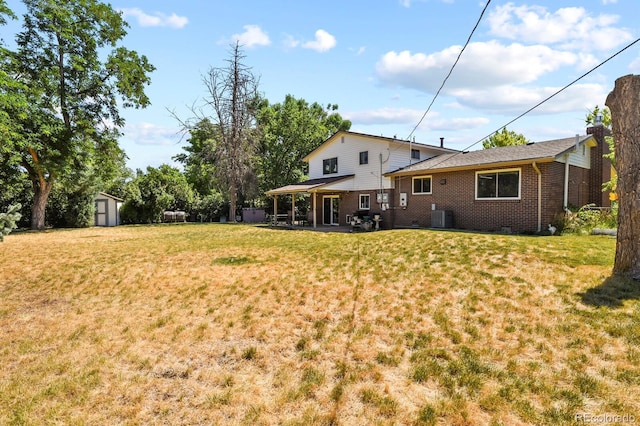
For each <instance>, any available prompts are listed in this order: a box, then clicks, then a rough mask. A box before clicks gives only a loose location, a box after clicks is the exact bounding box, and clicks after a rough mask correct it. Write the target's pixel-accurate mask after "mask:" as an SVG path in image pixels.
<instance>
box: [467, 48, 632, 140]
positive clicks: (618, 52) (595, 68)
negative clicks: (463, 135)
mask: <svg viewBox="0 0 640 426" xmlns="http://www.w3.org/2000/svg"><path fill="white" fill-rule="evenodd" d="M638 42H640V38H638V39H636V40H635V41H633V42H631V43H629V44H628V45H626V46H625V47H623V48H622V49H620V50H618V51H617V52H616V53H614V54H613V55H611V56H609V57H608V58H607V59H605V60H604V61H602V62H600V63H599V64H598V65H596V66H595V67H593V68H591V69H590V70H589V71H587V72H585V73H584V74H582V75H581V76H580V77H578V78H576V79H575V80H573V81H572V82H571V83H569V84H567V85H566V86H564V87H563V88H562V89H560V90H558V91H557V92H555V93H554V94H552V95H550V96H548V97H546V98H545V99H543V100H541V101H540V102H538V103H537V104H535V105H534V106H532V107H531V108H529V109H528V110H526V111H525V112H523V113H522V114H520V115H519V116H517V117H516V118H514V119H512V120H511V121H509V122H508V123H506V124H504V125H502V126H500V127H498V129H496V130H494V131H493V132H491V133H489V134H488V135H487V136H485V137H484V138H482V139H480V140H478V141H476V142H474V143H472V144H471V145H469V146H468V147H467V148H465V149H464V151H467V150H469V149H470V148H473V147H474V146H475V145H477V144H479V143H480V142H482V141H484V140H485V139H488V138H490V137H491V136H493V135H494V134H496V133H497V132H499V131H500V130H502V129H503V128H505V127H507V126H508V125H510V124H512V123H514V122H515V121H517V120H519V119H521V118H522V117H524V116H525V115H527V114H529V113H530V112H531V111H533V110H534V109H536V108H538V107H539V106H540V105H542V104H544V103H546V102H548V101H549V100H550V99H551V98H553V97H555V96H557V95H559V94H560V93H562V92H564V91H565V90H567V89H568V88H569V87H571V86H573V85H574V84H576V83H577V82H578V81H580V80H582V79H583V78H585V77H586V76H588V75H589V74H591V73H592V72H594V71H595V70H597V69H598V68H600V67H601V66H603V65H604V64H606V63H607V62H609V61H610V60H612V59H613V58H615V57H616V56H618V55H619V54H621V53H622V52H624V51H625V50H627V49H629V48H630V47H631V46H633V45H634V44H636V43H638Z"/></svg>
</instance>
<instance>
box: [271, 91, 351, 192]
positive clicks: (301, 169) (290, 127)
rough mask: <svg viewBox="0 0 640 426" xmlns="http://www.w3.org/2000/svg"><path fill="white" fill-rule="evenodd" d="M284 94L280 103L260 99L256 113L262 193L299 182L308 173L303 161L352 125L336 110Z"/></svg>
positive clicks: (329, 106) (332, 106)
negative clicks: (330, 137)
mask: <svg viewBox="0 0 640 426" xmlns="http://www.w3.org/2000/svg"><path fill="white" fill-rule="evenodd" d="M337 109H338V105H333V104H329V105H327V107H326V108H323V107H322V105H320V104H318V103H317V102H314V103H313V104H309V103H308V102H307V101H305V100H304V99H296V98H295V97H293V96H292V95H287V96H286V97H285V100H284V102H283V103H277V104H273V105H270V104H269V102H268V101H267V100H263V101H262V104H261V106H260V109H259V110H258V125H259V127H260V133H261V141H260V149H259V153H260V155H259V157H258V165H259V166H258V167H259V173H258V179H259V187H260V190H261V192H264V191H268V190H270V189H274V188H278V187H281V186H284V185H288V184H291V183H296V182H299V181H300V180H302V179H303V177H304V176H305V175H306V174H307V172H308V171H307V168H306V167H307V165H306V163H304V162H303V161H302V159H303V158H304V157H305V156H306V155H307V154H309V153H310V152H311V151H313V150H314V149H316V148H317V147H318V146H319V145H320V144H321V143H322V142H324V141H325V140H326V139H327V138H328V137H329V136H331V135H332V134H334V133H335V132H337V131H339V130H349V129H350V128H351V122H350V121H348V120H344V119H343V118H342V117H341V116H340V114H338V113H337V112H336V111H337Z"/></svg>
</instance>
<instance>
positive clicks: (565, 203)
mask: <svg viewBox="0 0 640 426" xmlns="http://www.w3.org/2000/svg"><path fill="white" fill-rule="evenodd" d="M562 204H563V207H562V208H563V210H564V211H567V209H568V206H569V153H567V154H565V155H564V198H563V201H562Z"/></svg>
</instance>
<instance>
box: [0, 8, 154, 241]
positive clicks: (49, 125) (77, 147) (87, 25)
mask: <svg viewBox="0 0 640 426" xmlns="http://www.w3.org/2000/svg"><path fill="white" fill-rule="evenodd" d="M24 3H25V5H26V8H27V13H26V14H25V16H24V27H23V31H22V32H20V33H19V34H18V35H17V37H16V42H17V50H16V52H15V54H13V55H12V58H11V59H12V61H11V62H10V64H9V65H10V67H8V69H9V70H10V71H9V74H10V76H11V78H12V80H13V81H12V82H11V84H14V85H15V86H16V90H15V91H14V92H13V93H14V96H21V97H23V98H24V99H26V100H27V103H26V105H23V108H22V109H17V110H16V111H15V112H16V114H13V115H12V117H13V120H12V122H11V123H10V127H11V129H13V130H14V131H13V132H12V135H13V137H12V138H10V139H8V145H7V146H8V147H9V149H8V150H7V151H9V153H10V154H7V155H4V159H3V165H2V166H3V168H5V167H11V166H14V167H15V165H16V158H18V159H19V166H20V167H22V168H24V169H25V170H26V171H27V173H28V176H29V179H30V181H31V183H32V187H33V191H34V196H33V207H32V216H31V227H32V228H33V229H42V228H44V226H45V208H46V204H47V199H48V197H49V194H50V192H51V190H52V188H53V186H54V184H55V183H56V181H57V180H58V179H60V178H62V177H64V176H65V175H67V174H68V173H70V171H71V170H73V169H74V168H78V167H80V166H81V165H82V164H83V163H84V162H86V161H88V159H91V158H94V159H95V158H96V156H101V158H102V159H112V158H120V157H121V156H122V155H123V153H122V151H121V149H120V148H119V147H118V144H117V142H115V143H114V141H117V136H118V135H119V132H118V131H117V128H118V127H121V126H123V125H124V120H123V118H122V117H121V115H120V112H119V107H120V105H121V106H122V107H135V108H139V107H146V106H147V105H149V103H150V102H149V99H148V97H147V96H146V95H145V93H144V87H145V86H146V85H147V84H148V83H149V81H150V80H149V74H150V73H151V72H152V71H153V70H154V67H153V66H152V65H151V64H150V63H149V62H148V60H147V58H146V57H145V56H140V55H138V53H136V52H135V51H131V50H128V49H126V48H124V47H122V46H118V43H119V41H120V40H121V39H122V38H123V37H124V36H125V35H126V28H127V26H128V25H127V23H126V22H125V21H124V20H123V18H122V16H121V14H120V13H118V12H116V11H114V10H113V9H112V8H111V6H110V5H108V4H105V3H101V2H99V1H97V0H66V1H63V2H60V1H55V0H24ZM2 94H3V95H4V94H5V89H4V88H3V91H2ZM5 154H6V153H5Z"/></svg>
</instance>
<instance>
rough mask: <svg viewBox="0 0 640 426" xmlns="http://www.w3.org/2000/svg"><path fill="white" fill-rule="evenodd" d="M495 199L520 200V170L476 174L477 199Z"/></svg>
mask: <svg viewBox="0 0 640 426" xmlns="http://www.w3.org/2000/svg"><path fill="white" fill-rule="evenodd" d="M495 198H502V199H519V198H520V169H511V170H495V171H494V170H491V171H486V172H476V199H479V200H481V199H495Z"/></svg>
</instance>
